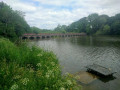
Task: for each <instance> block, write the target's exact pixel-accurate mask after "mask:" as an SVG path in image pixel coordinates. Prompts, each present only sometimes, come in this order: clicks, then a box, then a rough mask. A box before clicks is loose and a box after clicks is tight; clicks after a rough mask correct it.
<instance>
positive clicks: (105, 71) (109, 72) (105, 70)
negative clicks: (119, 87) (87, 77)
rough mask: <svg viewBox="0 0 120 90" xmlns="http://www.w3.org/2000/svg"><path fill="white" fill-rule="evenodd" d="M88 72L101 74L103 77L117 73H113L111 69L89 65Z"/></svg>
mask: <svg viewBox="0 0 120 90" xmlns="http://www.w3.org/2000/svg"><path fill="white" fill-rule="evenodd" d="M86 68H87V69H88V71H90V72H94V73H97V74H101V75H103V76H110V75H113V74H114V73H116V72H113V71H112V70H111V69H110V68H106V67H103V66H100V65H97V64H93V65H89V66H87V67H86Z"/></svg>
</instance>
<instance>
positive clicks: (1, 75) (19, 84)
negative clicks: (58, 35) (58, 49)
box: [0, 38, 81, 90]
mask: <svg viewBox="0 0 120 90" xmlns="http://www.w3.org/2000/svg"><path fill="white" fill-rule="evenodd" d="M69 76H70V75H68V76H64V77H63V76H61V71H60V66H59V63H58V60H57V58H56V56H55V55H54V54H53V53H52V52H48V51H45V50H43V49H40V48H37V47H35V46H34V47H32V48H29V47H27V46H25V45H21V46H19V47H18V46H16V45H14V44H13V43H12V42H10V41H9V40H8V39H5V38H2V39H0V90H80V88H81V87H80V86H77V84H76V82H75V81H74V80H73V79H71V78H70V77H69Z"/></svg>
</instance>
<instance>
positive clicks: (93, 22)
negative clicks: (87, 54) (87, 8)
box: [0, 2, 120, 38]
mask: <svg viewBox="0 0 120 90" xmlns="http://www.w3.org/2000/svg"><path fill="white" fill-rule="evenodd" d="M24 16H25V13H24V12H22V11H17V10H13V9H12V8H11V7H10V6H9V5H7V4H6V3H4V2H0V36H4V37H8V38H14V37H15V38H16V37H20V36H21V35H23V34H24V33H36V34H38V33H66V32H77V33H81V32H84V33H87V34H88V35H93V34H96V35H120V14H116V15H115V16H112V17H109V16H107V15H98V14H97V13H93V14H90V15H89V16H88V17H83V18H81V19H80V20H78V21H76V22H73V23H72V24H70V25H68V26H66V25H58V26H57V27H56V28H55V29H54V30H48V29H40V28H38V27H35V26H34V27H30V26H29V25H28V23H27V22H26V20H25V18H24Z"/></svg>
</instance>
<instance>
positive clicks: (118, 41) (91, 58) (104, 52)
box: [29, 36, 120, 90]
mask: <svg viewBox="0 0 120 90" xmlns="http://www.w3.org/2000/svg"><path fill="white" fill-rule="evenodd" d="M29 44H30V45H33V44H35V45H37V46H39V47H43V48H45V49H47V50H52V51H53V52H54V53H55V54H56V55H57V57H58V58H59V62H60V64H61V67H62V72H63V74H64V73H66V72H69V73H73V74H74V73H76V72H79V71H82V70H83V71H85V68H84V67H85V66H88V65H92V64H93V63H96V64H99V65H102V66H104V67H106V68H111V69H112V70H113V71H116V72H117V74H115V77H116V79H114V80H110V81H109V82H106V83H104V82H103V80H102V79H98V80H96V81H95V82H93V83H91V84H89V85H87V86H85V87H83V89H84V90H120V80H119V79H120V78H119V76H120V37H118V36H94V37H92V36H81V37H65V38H51V39H47V40H40V41H32V42H29Z"/></svg>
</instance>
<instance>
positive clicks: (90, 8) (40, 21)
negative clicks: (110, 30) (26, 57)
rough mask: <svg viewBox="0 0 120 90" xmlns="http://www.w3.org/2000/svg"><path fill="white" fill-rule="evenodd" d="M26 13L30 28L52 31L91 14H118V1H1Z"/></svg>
mask: <svg viewBox="0 0 120 90" xmlns="http://www.w3.org/2000/svg"><path fill="white" fill-rule="evenodd" d="M2 1H4V2H6V3H7V4H9V5H10V6H11V7H12V8H13V9H14V10H22V11H23V12H25V13H26V16H25V19H26V21H27V22H28V24H30V25H31V26H37V27H39V28H47V29H53V28H55V27H56V26H57V25H58V24H61V25H69V24H71V23H72V22H74V21H77V20H79V19H80V18H82V17H85V16H88V15H89V14H91V13H98V14H107V15H109V16H113V15H115V14H117V13H120V8H119V6H120V0H104V1H101V0H2Z"/></svg>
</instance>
